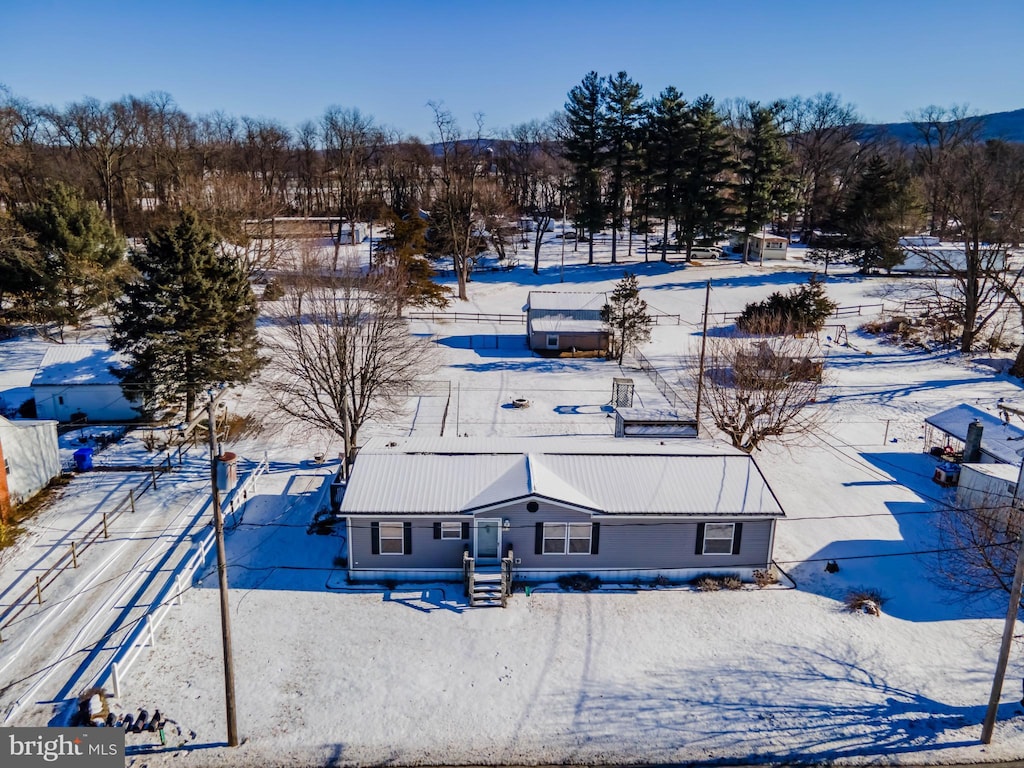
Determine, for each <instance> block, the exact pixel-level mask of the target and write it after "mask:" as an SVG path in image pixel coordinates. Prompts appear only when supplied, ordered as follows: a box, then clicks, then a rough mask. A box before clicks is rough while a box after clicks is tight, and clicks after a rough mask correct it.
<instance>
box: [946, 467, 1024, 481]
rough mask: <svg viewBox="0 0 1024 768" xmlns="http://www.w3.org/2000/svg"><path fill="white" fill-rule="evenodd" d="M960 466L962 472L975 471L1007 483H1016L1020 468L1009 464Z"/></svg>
mask: <svg viewBox="0 0 1024 768" xmlns="http://www.w3.org/2000/svg"><path fill="white" fill-rule="evenodd" d="M960 468H961V469H962V470H963V471H964V472H977V473H978V474H979V475H985V476H986V477H993V478H995V479H996V480H1005V481H1006V482H1008V483H1016V482H1017V478H1018V476H1019V474H1020V470H1019V469H1018V468H1017V467H1015V466H1013V465H1011V464H961V465H960Z"/></svg>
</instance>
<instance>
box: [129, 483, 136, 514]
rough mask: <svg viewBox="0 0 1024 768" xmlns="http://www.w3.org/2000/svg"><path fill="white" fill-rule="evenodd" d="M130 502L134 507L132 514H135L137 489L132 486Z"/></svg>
mask: <svg viewBox="0 0 1024 768" xmlns="http://www.w3.org/2000/svg"><path fill="white" fill-rule="evenodd" d="M128 503H129V504H130V505H131V507H132V514H135V489H134V488H130V489H129V490H128Z"/></svg>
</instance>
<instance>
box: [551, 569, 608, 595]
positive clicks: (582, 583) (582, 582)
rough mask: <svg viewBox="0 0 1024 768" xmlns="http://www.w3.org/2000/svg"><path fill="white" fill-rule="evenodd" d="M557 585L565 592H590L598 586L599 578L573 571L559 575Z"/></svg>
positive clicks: (599, 584) (599, 583)
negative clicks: (565, 574) (572, 572)
mask: <svg viewBox="0 0 1024 768" xmlns="http://www.w3.org/2000/svg"><path fill="white" fill-rule="evenodd" d="M558 586H560V587H561V588H562V589H564V590H565V591H566V592H571V591H576V592H591V591H593V590H595V589H598V588H600V586H601V580H600V579H599V578H597V577H596V576H591V575H590V574H588V573H574V574H572V575H570V576H559V577H558Z"/></svg>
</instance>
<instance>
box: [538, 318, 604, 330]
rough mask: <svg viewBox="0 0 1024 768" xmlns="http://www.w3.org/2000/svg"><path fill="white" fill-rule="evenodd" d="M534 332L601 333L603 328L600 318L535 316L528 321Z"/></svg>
mask: <svg viewBox="0 0 1024 768" xmlns="http://www.w3.org/2000/svg"><path fill="white" fill-rule="evenodd" d="M530 328H531V329H532V330H533V331H534V332H535V333H601V332H602V331H604V330H605V327H604V323H603V322H601V321H600V320H576V319H575V318H572V317H564V316H561V315H548V316H547V317H536V318H534V319H533V320H532V321H531V322H530Z"/></svg>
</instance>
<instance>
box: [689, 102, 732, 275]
mask: <svg viewBox="0 0 1024 768" xmlns="http://www.w3.org/2000/svg"><path fill="white" fill-rule="evenodd" d="M689 125H690V140H689V142H688V143H687V146H686V148H685V150H684V152H683V157H682V162H683V167H684V169H685V172H686V176H685V179H684V181H683V185H682V189H681V190H680V192H681V194H680V197H681V201H682V219H681V224H682V226H681V227H680V229H681V231H682V241H683V243H684V244H685V245H686V260H687V261H689V260H690V248H691V247H692V246H693V243H694V240H696V239H698V238H700V239H702V240H707V241H709V242H710V241H714V240H716V239H718V238H719V237H721V235H722V234H724V232H725V227H726V220H727V211H726V199H725V196H724V194H723V191H724V189H725V187H726V186H727V184H728V181H727V178H726V173H727V171H728V170H729V169H730V168H731V167H732V153H731V151H730V149H729V144H728V141H729V135H728V133H727V132H726V130H725V124H724V120H723V119H722V116H721V115H719V114H718V112H717V111H716V110H715V100H714V99H713V98H711V97H710V96H706V95H705V96H701V97H700V98H699V99H697V101H695V102H694V103H693V106H692V107H691V108H690V115H689Z"/></svg>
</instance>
